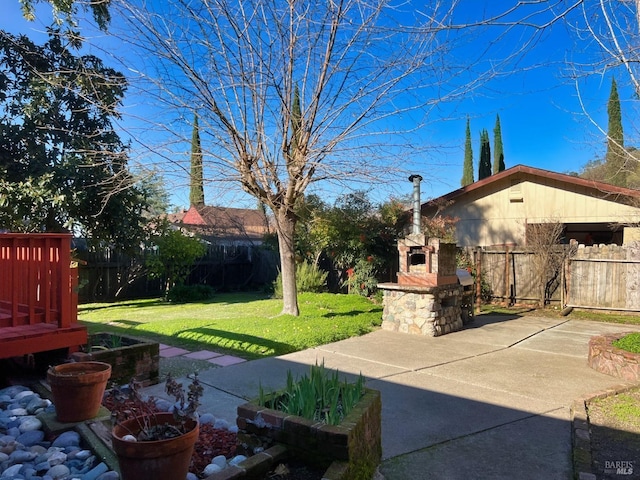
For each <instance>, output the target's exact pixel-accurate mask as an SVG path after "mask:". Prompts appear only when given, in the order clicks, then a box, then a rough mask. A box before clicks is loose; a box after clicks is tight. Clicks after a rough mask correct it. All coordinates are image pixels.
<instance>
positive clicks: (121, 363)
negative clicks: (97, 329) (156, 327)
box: [71, 333, 160, 386]
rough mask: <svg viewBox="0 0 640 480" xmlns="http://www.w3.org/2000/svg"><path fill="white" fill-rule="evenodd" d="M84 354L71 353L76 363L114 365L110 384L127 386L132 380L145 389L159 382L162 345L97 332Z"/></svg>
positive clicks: (91, 338)
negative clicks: (92, 362) (88, 362)
mask: <svg viewBox="0 0 640 480" xmlns="http://www.w3.org/2000/svg"><path fill="white" fill-rule="evenodd" d="M83 350H84V351H81V352H75V353H73V354H71V358H72V359H73V360H74V361H76V362H87V361H94V362H104V363H108V364H109V365H111V379H110V383H115V384H116V385H125V384H127V383H129V381H130V380H132V379H133V380H135V381H137V382H140V383H141V384H142V385H143V386H149V385H155V384H156V383H158V381H159V371H160V345H159V344H158V343H156V342H148V341H145V340H140V339H137V338H133V337H127V336H124V335H115V334H111V333H97V334H93V335H90V336H89V342H88V343H87V345H85V347H84V349H83Z"/></svg>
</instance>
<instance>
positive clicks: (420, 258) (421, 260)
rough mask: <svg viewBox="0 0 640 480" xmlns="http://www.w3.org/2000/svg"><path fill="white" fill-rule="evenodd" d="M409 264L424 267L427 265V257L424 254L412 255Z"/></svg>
mask: <svg viewBox="0 0 640 480" xmlns="http://www.w3.org/2000/svg"><path fill="white" fill-rule="evenodd" d="M409 263H410V264H411V265H424V264H425V263H427V257H426V255H425V254H424V253H422V252H421V253H412V254H411V255H410V257H409Z"/></svg>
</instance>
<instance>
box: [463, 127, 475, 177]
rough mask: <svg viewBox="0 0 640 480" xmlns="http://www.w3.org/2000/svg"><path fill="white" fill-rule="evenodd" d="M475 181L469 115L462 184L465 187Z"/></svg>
mask: <svg viewBox="0 0 640 480" xmlns="http://www.w3.org/2000/svg"><path fill="white" fill-rule="evenodd" d="M473 182H474V180H473V149H472V148H471V128H470V126H469V117H467V131H466V137H465V141H464V165H463V167H462V180H460V185H462V186H463V187H464V186H466V185H470V184H472V183H473Z"/></svg>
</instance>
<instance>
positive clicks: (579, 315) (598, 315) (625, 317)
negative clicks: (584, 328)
mask: <svg viewBox="0 0 640 480" xmlns="http://www.w3.org/2000/svg"><path fill="white" fill-rule="evenodd" d="M480 311H481V313H483V314H490V315H531V316H537V317H551V318H559V317H562V316H563V310H562V309H561V308H559V307H558V306H554V307H547V308H537V307H535V306H526V305H523V306H515V307H505V306H503V305H497V304H496V305H493V304H486V305H482V307H481V309H480ZM565 318H567V320H591V321H594V322H605V323H622V324H627V325H640V315H639V314H637V313H627V312H614V311H606V310H578V309H576V308H574V309H573V310H571V312H570V313H569V314H568V315H566V316H565Z"/></svg>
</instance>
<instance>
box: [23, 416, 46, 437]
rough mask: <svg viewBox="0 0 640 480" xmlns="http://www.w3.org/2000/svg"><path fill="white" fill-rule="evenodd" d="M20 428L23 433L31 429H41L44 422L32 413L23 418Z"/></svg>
mask: <svg viewBox="0 0 640 480" xmlns="http://www.w3.org/2000/svg"><path fill="white" fill-rule="evenodd" d="M18 428H19V429H20V431H21V432H22V433H24V432H30V431H31V430H40V429H41V428H42V422H41V421H40V420H38V419H37V418H36V417H34V416H32V415H28V416H26V417H23V418H22V421H21V422H20V426H19V427H18Z"/></svg>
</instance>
